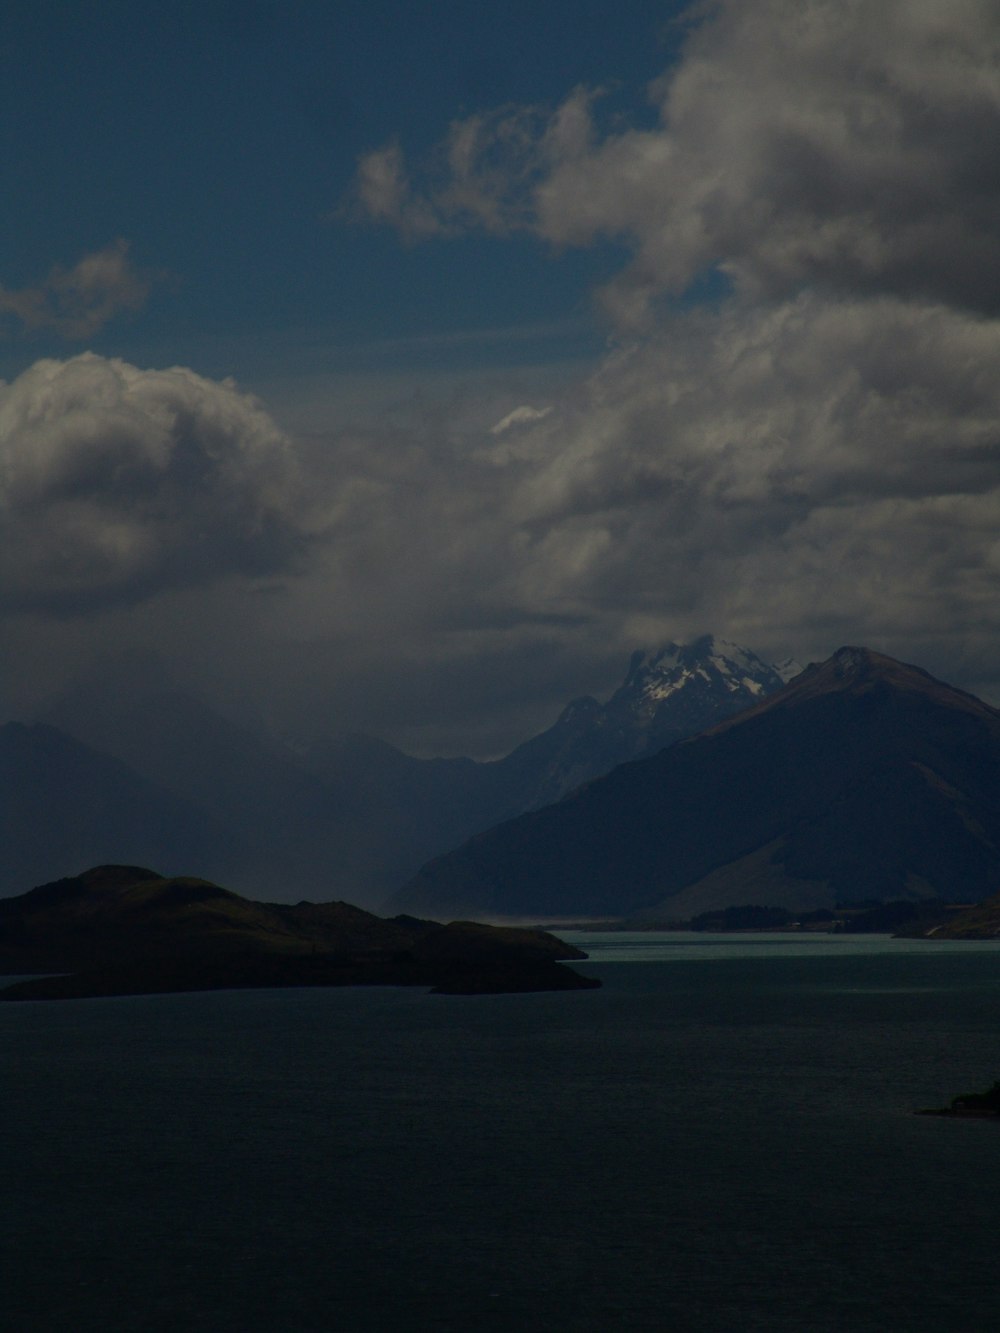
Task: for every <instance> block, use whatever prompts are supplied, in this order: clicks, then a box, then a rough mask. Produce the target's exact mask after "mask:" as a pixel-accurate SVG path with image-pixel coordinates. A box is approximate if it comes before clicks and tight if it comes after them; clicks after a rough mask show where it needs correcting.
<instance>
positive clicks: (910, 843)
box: [389, 647, 1000, 919]
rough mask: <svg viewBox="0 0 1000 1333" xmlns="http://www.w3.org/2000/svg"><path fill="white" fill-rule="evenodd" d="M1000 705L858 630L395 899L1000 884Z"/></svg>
mask: <svg viewBox="0 0 1000 1333" xmlns="http://www.w3.org/2000/svg"><path fill="white" fill-rule="evenodd" d="M998 849H1000V713H998V712H997V710H995V709H993V708H991V707H990V706H989V705H987V704H985V703H983V702H982V701H981V700H977V699H975V698H974V696H972V695H968V694H966V693H965V692H964V691H959V690H955V689H954V688H953V687H951V686H948V685H945V684H944V683H943V682H939V681H936V680H935V679H934V678H933V677H932V676H930V675H929V674H928V673H927V672H924V671H922V670H921V669H920V668H915V667H910V666H907V665H906V664H903V663H899V662H896V661H895V660H894V659H892V658H887V657H885V656H883V655H880V654H876V653H872V652H871V651H870V650H867V649H858V648H853V647H845V648H843V649H840V650H838V652H837V653H835V654H834V655H833V656H832V657H831V658H830V659H828V660H827V662H825V663H821V664H816V665H815V666H814V667H813V668H811V669H809V670H807V671H806V672H804V673H801V674H800V675H799V676H798V677H796V678H795V679H794V680H793V681H792V682H791V683H790V684H788V685H786V686H785V687H784V689H783V690H782V691H781V692H780V693H777V694H774V695H772V696H770V697H769V698H767V699H764V700H763V701H762V702H760V703H758V704H757V705H756V706H754V707H752V708H750V709H749V710H747V711H745V712H743V713H741V714H739V715H738V716H735V717H732V718H729V719H725V720H723V721H722V722H720V723H719V724H718V725H716V726H715V727H713V728H710V729H709V730H708V731H706V732H703V733H701V734H700V735H698V736H695V737H692V738H690V739H687V740H685V741H683V742H682V743H680V744H678V745H675V746H673V747H671V748H669V749H666V750H663V751H661V752H659V753H658V754H657V755H654V756H652V757H649V758H644V759H639V760H636V761H634V762H632V763H629V764H625V765H622V766H621V767H619V768H617V769H615V770H614V771H613V772H612V773H610V774H608V775H605V776H604V777H601V778H597V779H595V780H594V781H593V782H591V783H588V784H586V785H585V786H583V787H582V788H580V789H578V790H577V791H575V792H573V793H571V794H569V795H568V796H567V797H566V798H564V800H562V801H561V802H560V803H559V804H558V805H555V806H551V807H549V808H548V809H546V810H543V811H540V812H535V813H533V814H528V815H524V816H521V817H520V818H519V819H517V820H514V821H510V822H509V823H508V824H505V825H501V826H499V827H498V828H497V829H493V830H490V831H489V832H487V833H485V834H482V835H480V836H479V837H477V838H474V839H472V840H470V841H469V842H467V843H466V844H464V846H463V847H461V848H459V849H456V850H455V851H454V852H452V853H450V854H448V855H446V856H444V857H441V858H438V859H436V860H435V861H432V862H430V863H428V865H426V866H425V867H423V868H422V870H421V871H420V873H419V874H418V875H417V876H416V877H415V878H414V879H413V880H411V881H410V883H409V884H408V885H406V886H404V888H403V889H402V890H401V891H400V893H398V894H397V895H394V896H393V898H392V899H390V902H389V907H390V908H391V909H393V910H423V911H426V912H428V913H429V914H431V915H433V914H434V913H435V912H440V911H443V910H452V909H454V908H457V907H458V905H459V904H461V910H462V911H463V913H473V914H476V913H485V914H496V915H508V914H510V915H518V914H520V915H523V916H529V915H546V914H550V915H552V916H566V915H567V914H572V913H574V912H575V913H578V914H580V915H598V916H599V915H620V916H628V915H635V914H639V913H643V912H645V913H648V914H653V915H656V914H661V915H669V916H670V917H672V918H677V919H680V918H681V917H683V916H685V915H695V914H697V913H698V912H701V911H705V910H715V909H719V908H725V907H727V906H733V905H738V904H744V903H748V902H758V903H761V904H762V905H773V906H786V907H795V908H802V909H814V908H820V907H832V906H833V905H834V904H835V903H836V902H837V901H838V900H839V899H862V898H867V897H871V898H873V899H874V900H876V901H882V900H887V899H891V898H906V897H911V898H923V897H933V896H940V897H942V898H945V899H949V900H955V899H956V898H959V899H960V900H961V899H964V900H965V901H969V899H970V897H972V896H975V897H977V898H982V897H985V896H987V894H988V893H989V892H991V891H993V890H994V889H995V888H996V887H998V886H1000V850H998Z"/></svg>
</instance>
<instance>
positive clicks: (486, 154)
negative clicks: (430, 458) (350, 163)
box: [360, 0, 1000, 327]
mask: <svg viewBox="0 0 1000 1333" xmlns="http://www.w3.org/2000/svg"><path fill="white" fill-rule="evenodd" d="M705 10H706V11H707V17H706V18H704V21H703V22H702V23H701V24H700V25H699V26H696V27H695V28H694V29H693V31H692V33H691V35H690V37H689V39H688V42H687V45H686V47H685V49H684V52H683V58H682V59H681V61H680V62H679V64H678V65H677V66H676V67H675V68H673V69H671V70H669V71H668V72H667V73H666V74H665V75H664V76H663V77H662V78H661V79H660V80H658V81H657V82H656V83H654V84H653V85H652V87H651V90H650V95H651V98H652V101H653V104H654V106H655V107H656V109H657V111H658V113H659V124H658V125H657V126H656V127H655V128H653V129H641V130H640V129H625V130H621V129H614V130H612V131H611V132H609V133H606V134H604V135H603V136H602V135H601V134H599V133H598V129H597V126H596V124H595V118H594V108H593V102H594V98H593V95H592V94H590V93H588V92H587V91H586V90H583V89H577V90H576V91H574V92H573V93H572V94H571V95H570V97H569V98H568V99H567V100H566V102H564V103H563V105H562V106H561V107H559V108H558V109H557V110H556V111H555V112H554V113H552V114H550V115H545V114H543V113H542V112H541V111H540V110H539V109H538V108H517V107H507V108H502V109H500V110H499V111H496V112H494V113H490V114H480V115H476V116H473V117H470V118H469V119H467V120H464V121H459V122H456V123H455V124H453V125H452V126H451V128H450V130H449V133H448V137H447V139H446V141H445V143H444V144H443V145H442V147H441V149H440V150H439V151H438V154H437V156H436V158H435V159H434V160H433V161H432V163H431V164H430V166H429V167H428V169H427V170H426V171H425V172H423V173H417V174H416V175H415V181H416V183H414V180H413V179H411V174H410V173H408V171H407V168H406V164H405V162H404V160H403V156H402V153H401V151H400V149H399V148H398V146H394V147H392V148H391V149H389V150H383V151H382V152H381V153H376V154H373V155H371V156H370V157H368V158H366V159H365V160H364V161H363V162H362V164H361V175H360V180H361V181H362V183H363V182H364V180H365V178H366V176H370V175H372V174H373V173H375V174H377V173H376V167H377V166H379V165H380V166H381V168H382V172H383V176H384V177H385V178H386V179H387V180H388V181H391V187H390V186H388V185H386V184H385V183H384V182H383V188H382V189H381V190H380V191H379V192H377V193H375V194H372V193H371V192H370V193H369V195H368V196H367V203H368V208H369V211H370V213H371V215H372V216H374V217H377V218H378V219H379V220H381V221H385V222H392V223H394V224H395V225H397V226H399V227H400V228H401V229H402V230H404V231H407V232H409V233H410V234H412V235H421V234H431V233H435V232H436V233H448V232H456V231H459V230H463V229H467V228H472V227H478V228H481V229H485V230H487V231H490V232H493V233H496V234H503V233H505V232H509V231H513V230H527V231H530V232H533V233H535V234H536V235H538V236H539V237H541V238H544V239H546V240H548V241H551V242H553V243H556V244H557V245H589V244H591V243H593V241H594V240H595V239H597V238H599V237H601V236H612V237H619V238H624V239H625V240H626V241H627V242H628V243H629V244H630V245H631V247H632V250H633V259H632V262H631V264H630V265H629V266H628V268H627V269H626V270H625V271H624V272H623V273H622V274H621V275H620V276H619V277H618V278H617V279H616V280H614V281H613V282H612V283H611V284H610V285H609V287H608V289H607V291H606V292H605V299H606V302H607V304H608V307H609V309H610V310H611V311H612V313H613V314H614V315H615V317H616V318H617V319H618V320H619V321H620V322H621V323H623V324H626V325H631V326H633V327H638V326H639V325H641V324H642V323H643V322H644V321H646V320H647V319H648V318H649V314H650V302H651V301H652V300H653V299H654V298H655V297H656V296H657V295H659V294H663V293H671V292H674V293H676V292H680V291H683V290H684V289H685V288H686V287H687V286H688V285H689V284H690V283H691V282H692V281H693V280H694V279H695V278H696V277H697V276H698V275H699V274H700V273H703V272H705V271H706V270H710V269H712V268H715V267H719V268H721V269H722V270H723V271H724V272H725V273H726V274H728V276H729V277H730V279H731V280H732V281H733V282H734V283H735V284H736V286H737V288H738V289H739V290H741V291H743V292H744V293H753V294H755V295H758V296H759V295H765V296H768V297H771V298H774V297H780V296H784V295H787V294H789V293H790V292H793V291H795V290H797V289H798V288H799V287H800V286H802V285H803V284H822V285H825V286H828V287H830V288H833V289H840V290H848V291H855V292H856V291H869V292H877V291H889V292H894V293H897V294H910V295H916V296H920V297H928V296H929V297H931V298H936V299H947V300H950V301H955V302H958V303H961V304H964V305H968V306H971V307H973V308H979V309H988V310H997V309H1000V223H998V217H1000V171H998V169H997V158H996V153H995V145H996V143H997V142H998V141H1000V9H998V7H997V6H996V5H995V4H994V3H993V2H992V0H954V2H953V3H950V4H948V5H941V4H936V3H933V2H931V0H880V3H879V4H877V5H873V4H870V3H864V2H863V0H810V3H808V4H805V3H803V2H802V0H755V3H754V4H752V5H748V4H745V3H743V0H721V2H720V3H718V4H713V5H711V6H706V7H705ZM390 168H391V169H390ZM362 198H363V199H365V198H366V196H365V193H364V190H362Z"/></svg>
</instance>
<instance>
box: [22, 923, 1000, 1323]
mask: <svg viewBox="0 0 1000 1333" xmlns="http://www.w3.org/2000/svg"><path fill="white" fill-rule="evenodd" d="M579 938H581V939H582V938H583V937H579ZM586 940H587V946H586V947H589V948H590V949H591V951H592V958H591V961H590V962H589V963H588V964H581V965H580V966H581V970H587V971H591V972H592V973H593V974H594V975H599V976H600V977H601V978H602V980H603V981H604V986H603V989H601V990H599V991H592V992H580V993H568V994H558V995H533V996H484V997H475V998H471V999H470V998H460V997H443V996H429V995H425V994H423V993H421V992H416V991H408V990H391V989H388V990H363V989H354V990H330V991H310V990H299V991H296V990H289V991H272V992H268V991H257V992H230V993H225V992H221V993H213V994H204V995H180V996H160V997H148V998H136V999H119V1000H100V1001H81V1002H66V1003H61V1004H41V1003H40V1004H19V1005H6V1006H0V1041H2V1049H3V1052H4V1065H5V1075H4V1079H3V1084H2V1089H0V1125H2V1130H3V1136H2V1148H0V1162H2V1178H0V1248H2V1253H3V1256H4V1258H3V1279H4V1281H3V1288H2V1291H0V1300H2V1302H3V1316H2V1321H3V1326H4V1327H9V1328H11V1329H12V1330H16V1333H34V1330H45V1331H47V1330H50V1329H51V1330H57V1329H58V1330H62V1329H72V1330H80V1331H81V1333H82V1331H85V1330H98V1329H100V1330H109V1331H117V1330H121V1331H122V1333H124V1331H125V1330H150V1331H152V1330H156V1331H157V1333H158V1331H159V1330H163V1331H164V1333H167V1331H170V1333H174V1331H175V1330H185V1331H186V1330H202V1329H204V1330H213V1333H215V1331H219V1333H229V1331H230V1330H231V1331H233V1333H237V1331H238V1333H257V1331H260V1330H263V1331H268V1333H286V1331H287V1333H314V1331H316V1333H319V1330H338V1333H352V1330H357V1331H358V1333H362V1331H364V1333H367V1331H368V1330H380V1331H381V1330H393V1331H394V1330H404V1331H405V1330H424V1329H426V1330H478V1329H483V1330H537V1331H539V1333H541V1331H542V1330H545V1331H546V1333H551V1330H559V1329H563V1328H567V1329H582V1330H595V1331H596V1330H600V1331H601V1333H606V1331H608V1330H619V1329H623V1330H628V1329H641V1330H682V1331H683V1330H689V1329H690V1330H695V1329H697V1330H719V1331H720V1333H721V1331H722V1330H726V1331H727V1333H728V1331H730V1330H737V1329H775V1330H789V1333H791V1330H795V1333H813V1331H815V1333H824V1331H825V1330H844V1333H848V1331H850V1333H855V1331H859V1333H864V1331H868V1330H870V1331H871V1333H875V1331H876V1330H877V1331H878V1333H888V1331H891V1333H923V1331H924V1330H926V1331H927V1333H942V1331H943V1330H944V1331H946V1330H950V1329H963V1330H964V1329H973V1330H980V1329H986V1328H989V1327H992V1326H993V1324H994V1322H995V1317H996V1313H995V1312H996V1309H997V1307H998V1303H1000V1277H998V1274H997V1265H996V1257H995V1251H996V1244H995V1235H994V1231H995V1225H996V1220H997V1215H998V1186H1000V1164H998V1163H1000V1125H997V1124H994V1123H991V1122H987V1121H949V1120H940V1119H933V1118H923V1117H917V1116H914V1115H913V1114H912V1111H913V1109H914V1108H915V1107H919V1106H926V1105H939V1104H941V1103H943V1102H946V1101H948V1100H949V1099H950V1098H951V1097H952V1096H953V1095H955V1094H956V1093H959V1092H963V1091H967V1090H970V1089H974V1088H978V1087H983V1086H985V1085H987V1084H988V1083H991V1082H992V1081H993V1080H994V1079H995V1078H998V1077H1000V1042H998V1017H1000V946H996V945H978V946H976V945H973V946H954V945H940V946H934V945H932V944H924V943H921V942H913V943H909V942H905V941H888V940H884V939H861V940H836V939H834V938H831V937H801V936H800V937H795V938H791V937H788V936H778V937H775V938H773V939H767V938H763V937H751V936H738V937H730V938H728V939H726V938H722V937H692V936H690V935H688V936H685V937H679V936H666V935H665V936H658V937H651V936H649V935H643V936H636V937H626V936H621V935H603V936H601V935H588V936H587V937H586ZM678 964H682V965H678Z"/></svg>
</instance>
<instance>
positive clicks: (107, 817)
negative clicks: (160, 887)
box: [0, 722, 226, 893]
mask: <svg viewBox="0 0 1000 1333" xmlns="http://www.w3.org/2000/svg"><path fill="white" fill-rule="evenodd" d="M0 790H2V791H3V800H2V802H0V893H3V892H5V891H6V892H10V891H11V889H18V888H23V886H24V885H25V884H37V883H38V882H39V881H40V880H43V879H45V878H47V877H48V876H49V875H51V873H52V870H53V867H55V868H56V869H57V871H58V870H59V869H62V868H63V867H67V866H72V865H81V864H83V865H87V864H88V863H90V862H94V861H104V860H108V859H109V858H113V857H116V858H124V857H127V858H129V859H133V858H136V859H146V858H150V857H152V856H155V857H156V858H157V859H158V860H159V861H160V863H161V864H162V865H164V866H167V867H169V868H170V869H171V870H175V871H180V870H182V869H185V868H186V867H187V866H189V865H192V864H198V863H199V861H201V862H202V863H208V862H209V861H210V860H211V859H212V858H213V857H216V856H218V855H219V854H220V852H221V851H223V844H224V842H225V838H226V831H225V830H224V829H223V828H222V827H221V826H219V825H217V824H216V823H214V822H213V820H212V819H211V818H210V817H209V815H208V814H207V813H206V812H205V811H204V810H203V809H201V808H199V807H198V806H197V805H196V804H193V803H192V802H190V801H187V800H185V799H183V798H182V797H180V796H178V795H176V794H175V793H174V792H171V791H169V790H168V789H166V788H164V787H162V786H160V785H159V784H157V783H155V782H153V781H151V780H150V779H148V778H146V777H143V776H141V775H140V774H139V773H137V772H135V770H134V769H131V768H129V767H128V766H127V765H126V764H124V763H122V762H121V761H120V760H118V759H115V758H113V757H111V756H110V755H106V754H102V753H100V752H98V751H96V750H94V749H92V748H91V747H90V746H88V745H84V744H82V743H81V742H80V741H78V740H76V739H74V738H73V737H72V736H68V735H66V734H65V733H64V732H61V731H59V730H58V729H57V728H55V727H49V726H42V725H40V724H34V725H31V726H27V725H24V724H22V723H18V722H8V723H6V724H5V725H4V726H2V727H0Z"/></svg>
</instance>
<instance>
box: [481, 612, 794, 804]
mask: <svg viewBox="0 0 1000 1333" xmlns="http://www.w3.org/2000/svg"><path fill="white" fill-rule="evenodd" d="M800 670H801V667H799V665H798V663H796V662H794V661H791V660H789V661H788V662H786V663H785V665H784V667H782V668H778V667H775V666H770V665H769V664H768V663H766V662H764V661H763V660H762V659H761V658H759V657H758V656H757V655H756V654H755V653H752V652H750V650H749V649H747V648H741V647H740V646H739V644H735V643H730V642H728V641H727V640H725V639H718V638H716V637H715V636H714V635H710V634H709V635H705V636H704V637H703V638H700V639H698V640H697V641H696V642H695V643H692V644H678V643H668V644H666V645H664V646H663V647H661V648H659V649H656V650H655V651H652V652H648V651H642V650H640V651H638V652H636V653H634V654H633V655H632V660H631V662H630V663H629V668H628V671H627V673H626V676H625V680H624V681H623V682H622V684H621V685H620V686H619V688H618V689H617V690H616V691H615V693H614V694H613V695H612V696H611V698H610V699H609V700H608V702H607V703H606V704H600V703H598V702H597V700H596V699H591V698H582V699H577V700H575V701H574V702H573V703H571V704H570V705H569V706H568V707H567V708H566V709H565V710H564V712H563V714H562V715H561V717H560V718H559V720H558V721H557V722H556V724H555V726H554V727H552V728H551V729H550V730H549V731H547V732H544V733H543V734H542V735H541V736H536V737H535V739H534V740H531V741H528V742H527V743H526V744H525V745H522V746H520V747H519V748H518V749H517V750H515V751H513V753H512V754H510V755H508V756H507V758H506V759H504V760H502V761H501V764H502V765H503V766H504V767H505V768H506V769H508V770H511V771H512V772H516V773H518V775H519V777H520V779H521V781H520V784H519V797H518V799H519V805H520V810H521V811H526V810H534V809H537V808H539V807H540V806H543V805H550V804H552V802H554V801H558V800H560V799H561V798H562V797H563V796H565V795H566V793H567V792H569V791H571V790H572V789H573V788H574V787H579V786H580V785H581V784H582V783H584V782H589V781H590V780H591V779H593V778H596V777H600V776H601V775H602V774H604V773H609V772H610V771H611V769H613V768H616V767H617V766H618V765H619V764H624V763H627V762H628V761H629V760H631V759H639V758H642V757H643V756H645V755H650V754H655V753H656V751H657V750H662V749H664V748H665V747H666V746H668V745H674V744H676V742H677V741H681V740H684V739H686V738H687V737H688V736H695V735H697V734H698V732H701V731H705V730H707V728H709V727H710V726H712V725H713V724H714V723H716V722H719V721H721V720H722V719H723V718H726V717H730V716H732V715H733V714H734V713H739V712H742V711H743V710H744V709H746V708H750V707H752V706H753V705H754V704H756V703H759V702H760V700H761V699H762V698H764V697H765V696H767V695H769V694H773V693H774V692H775V691H776V690H780V689H781V688H782V687H783V686H784V684H785V683H786V680H788V679H790V678H791V677H792V676H794V675H796V674H797V673H798V672H799V671H800Z"/></svg>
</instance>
